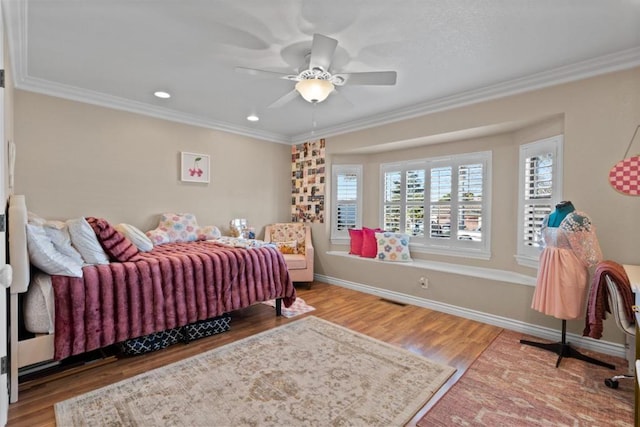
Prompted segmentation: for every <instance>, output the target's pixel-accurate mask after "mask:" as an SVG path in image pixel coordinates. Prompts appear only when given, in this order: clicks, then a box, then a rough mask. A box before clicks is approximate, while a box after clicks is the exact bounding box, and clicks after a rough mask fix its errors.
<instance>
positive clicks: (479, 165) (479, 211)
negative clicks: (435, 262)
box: [381, 152, 491, 258]
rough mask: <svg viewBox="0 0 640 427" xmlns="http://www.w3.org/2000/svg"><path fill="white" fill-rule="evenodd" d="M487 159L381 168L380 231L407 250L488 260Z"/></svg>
mask: <svg viewBox="0 0 640 427" xmlns="http://www.w3.org/2000/svg"><path fill="white" fill-rule="evenodd" d="M490 166H491V153H490V152H481V153H471V154H464V155H457V156H451V157H446V158H435V159H423V160H417V161H410V162H401V163H391V164H383V165H382V166H381V177H382V192H383V194H382V211H381V216H382V227H383V228H384V229H385V230H389V231H396V232H402V233H406V234H409V235H411V236H412V237H411V242H412V250H417V251H424V252H432V253H442V254H447V255H461V256H472V257H478V258H488V257H489V253H490V252H489V251H490V246H489V235H490V234H489V228H488V227H489V224H490V218H489V207H490V199H489V196H488V193H489V189H490V185H489V184H490V182H489V177H490V172H491V171H490Z"/></svg>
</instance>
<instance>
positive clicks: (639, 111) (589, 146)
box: [313, 68, 640, 342]
mask: <svg viewBox="0 0 640 427" xmlns="http://www.w3.org/2000/svg"><path fill="white" fill-rule="evenodd" d="M639 120H640V68H635V69H632V70H628V71H623V72H618V73H613V74H609V75H604V76H600V77H595V78H590V79H586V80H583V81H579V82H574V83H568V84H563V85H559V86H555V87H550V88H546V89H542V90H537V91H533V92H529V93H525V94H521V95H515V96H510V97H506V98H503V99H498V100H494V101H489V102H483V103H479V104H475V105H471V106H467V107H462V108H456V109H452V110H449V111H443V112H438V113H434V114H430V115H426V116H423V117H418V118H414V119H410V120H405V121H402V122H397V123H393V124H388V125H385V126H381V127H379V128H373V129H367V130H362V131H358V132H353V133H349V134H345V135H340V136H336V137H332V138H328V139H327V145H326V147H327V155H328V167H330V165H331V164H332V163H350V162H354V161H356V159H363V162H364V164H365V169H364V175H365V177H364V181H365V204H364V223H365V225H368V226H377V225H379V224H378V221H379V219H378V218H379V210H378V205H379V196H378V195H379V182H380V180H379V164H380V163H381V162H385V161H389V160H388V159H390V160H406V159H411V158H423V157H432V156H439V155H445V154H454V153H465V152H475V151H482V150H491V151H492V152H493V180H492V224H491V225H492V232H491V243H492V244H491V246H492V257H491V259H490V260H489V261H482V260H470V259H464V258H458V257H446V256H435V255H425V254H414V257H417V258H424V259H429V260H437V261H445V262H450V263H457V264H465V265H475V266H481V267H488V268H496V269H502V270H507V271H514V272H519V273H523V274H528V275H530V276H535V270H533V269H530V268H527V267H522V266H519V265H518V264H517V263H516V261H515V259H514V255H515V253H516V234H517V233H516V232H517V222H516V210H517V207H518V202H517V200H518V199H517V197H518V188H517V183H518V175H517V161H518V149H519V145H521V144H524V143H527V142H531V141H534V140H536V139H539V138H544V137H547V136H552V135H556V134H558V133H564V136H565V138H564V189H563V190H564V191H563V194H564V198H565V199H568V200H572V201H573V203H574V205H575V206H576V207H577V208H578V209H579V210H583V211H585V212H586V213H588V214H589V215H590V216H591V217H592V219H593V221H594V223H595V225H596V227H597V234H598V237H599V240H600V244H601V247H602V250H603V253H604V256H605V258H606V259H612V260H615V261H617V262H619V263H628V264H640V249H639V248H640V227H639V226H638V224H637V222H638V221H637V219H638V214H640V198H638V197H629V196H625V195H622V194H620V193H618V192H616V191H615V190H613V189H612V188H611V187H610V186H609V183H608V172H609V170H610V169H611V167H612V166H613V165H614V164H615V163H617V162H618V161H619V160H621V159H622V156H623V154H624V152H625V149H626V148H627V144H628V143H629V139H630V138H631V135H632V134H633V131H634V130H635V127H636V126H637V125H638V123H640V121H639ZM514 124H516V125H514ZM478 128H480V129H482V128H496V129H497V128H509V131H506V132H498V133H497V134H495V135H491V136H484V137H481V138H470V139H460V140H457V141H453V142H446V143H440V144H428V143H427V142H425V143H424V144H423V145H422V146H420V145H418V146H416V144H415V142H412V144H411V145H412V148H407V149H394V150H393V151H387V152H383V153H380V152H378V151H381V150H382V151H384V150H385V147H394V148H395V147H398V146H401V143H400V142H399V141H403V140H411V141H414V140H416V139H421V138H422V139H424V140H426V141H429V139H430V138H431V139H433V138H437V137H438V135H448V134H450V133H451V132H460V131H464V130H469V129H476V130H477V129H478ZM634 147H635V148H634V149H632V152H633V153H634V154H637V153H640V139H638V141H636V142H635V144H634ZM367 151H371V152H372V153H371V154H366V152H367ZM363 152H364V153H365V154H363ZM350 153H356V154H350ZM329 185H330V183H329ZM371 188H373V190H371ZM313 232H314V242H315V244H316V246H317V249H316V253H318V254H319V256H318V257H319V260H318V267H317V268H316V273H319V274H323V275H327V276H330V277H334V278H338V279H340V280H346V281H351V282H355V283H360V284H366V285H370V286H374V287H378V288H381V289H385V290H391V291H397V292H402V293H405V294H408V295H411V296H415V297H419V298H425V299H429V300H434V301H438V302H442V303H447V304H452V305H454V306H457V307H464V308H467V309H471V310H477V311H480V312H484V313H490V314H493V315H497V316H504V317H506V318H510V319H515V320H518V321H522V322H527V323H532V324H536V325H541V326H547V327H550V328H559V326H560V323H559V322H560V321H559V320H557V319H555V318H553V317H548V316H544V315H542V314H540V313H538V312H535V311H533V310H531V309H530V305H531V298H532V295H533V290H534V288H533V287H531V286H525V285H518V284H511V283H504V282H497V281H491V280H485V279H475V278H472V277H468V276H462V275H457V274H447V273H439V272H434V271H425V270H421V269H416V268H407V267H400V266H393V265H388V264H382V263H371V262H364V261H359V260H350V259H345V258H343V257H336V256H330V255H327V254H326V253H325V252H326V251H327V250H347V249H348V248H347V247H345V246H339V245H331V244H330V243H329V238H328V236H329V225H328V224H325V225H316V226H314V229H313ZM421 276H426V277H428V278H429V279H430V287H429V289H428V290H424V289H421V288H420V287H419V286H418V283H417V282H418V278H419V277H421ZM583 327H584V321H583V320H582V319H579V320H575V321H570V322H569V331H570V332H574V333H577V334H581V331H582V328H583ZM604 339H605V340H609V341H614V342H622V341H623V336H622V333H621V332H620V331H619V330H618V329H617V328H616V327H615V325H614V324H613V323H608V324H607V325H606V326H605V336H604Z"/></svg>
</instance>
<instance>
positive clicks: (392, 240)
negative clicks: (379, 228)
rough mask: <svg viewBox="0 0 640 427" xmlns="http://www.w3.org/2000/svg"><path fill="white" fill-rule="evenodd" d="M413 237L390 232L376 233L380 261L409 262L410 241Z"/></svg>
mask: <svg viewBox="0 0 640 427" xmlns="http://www.w3.org/2000/svg"><path fill="white" fill-rule="evenodd" d="M410 238H411V236H409V235H408V234H402V233H390V232H388V231H386V232H381V233H376V240H377V243H378V259H379V260H381V261H395V262H409V261H411V254H410V253H409V239H410Z"/></svg>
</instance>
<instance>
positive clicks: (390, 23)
mask: <svg viewBox="0 0 640 427" xmlns="http://www.w3.org/2000/svg"><path fill="white" fill-rule="evenodd" d="M2 5H3V13H4V15H5V16H4V19H5V25H6V27H7V32H8V37H9V48H10V52H11V58H12V61H13V67H14V80H15V83H16V87H18V88H20V89H24V90H28V91H35V92H40V93H45V94H50V95H54V96H60V97H64V98H69V99H76V100H81V101H85V102H90V103H95V104H99V105H105V106H108V107H114V108H119V109H124V110H127V111H136V112H140V113H144V114H149V115H153V116H156V117H163V118H167V119H171V120H176V121H180V122H185V123H191V124H196V125H201V126H206V127H210V128H214V129H221V130H226V131H230V132H235V133H239V134H243V135H249V136H253V137H258V138H262V139H267V140H271V141H277V142H283V143H297V142H300V141H304V140H307V139H309V138H311V137H325V136H331V135H335V134H339V133H342V132H346V131H350V130H355V129H361V128H366V127H369V126H372V125H374V124H379V123H384V122H389V121H394V120H399V119H402V118H406V117H412V116H416V115H419V114H424V113H428V112H432V111H438V110H442V109H445V108H451V107H454V106H458V105H464V104H466V103H471V102H476V101H479V100H484V99H490V98H495V97H498V96H504V95H507V94H512V93H517V92H522V91H526V90H531V89H535V88H539V87H543V86H548V85H552V84H556V83H561V82H566V81H570V80H576V79H580V78H584V77H588V76H592V75H597V74H601V73H605V72H609V71H614V70H620V69H625V68H630V67H633V66H637V65H640V0H448V1H445V0H397V1H391V0H361V1H348V0H341V1H338V0H323V1H319V0H302V1H295V0H271V1H265V0H242V1H240V0H233V1H231V0H155V1H150V0H2ZM314 33H320V34H323V35H326V36H329V37H332V38H335V39H337V40H338V49H337V51H336V54H335V56H334V59H333V63H332V69H331V71H333V72H360V71H388V70H395V71H397V73H398V77H397V85H395V86H348V85H346V86H343V87H339V88H337V92H338V93H337V94H336V93H334V94H332V95H331V96H330V97H329V98H328V99H327V100H326V101H325V102H323V103H320V104H317V105H315V106H314V105H312V104H309V103H307V102H306V101H304V100H303V99H302V98H300V97H297V98H296V99H294V100H293V101H291V102H289V103H288V104H286V105H284V106H282V107H279V108H266V107H267V106H268V105H269V104H271V103H272V102H274V101H275V100H276V99H278V98H279V97H281V96H282V95H284V94H286V93H287V92H290V91H291V90H292V89H293V86H294V82H291V81H286V80H281V79H276V78H264V77H255V76H249V75H246V74H240V73H237V72H234V68H235V67H236V66H240V67H249V68H258V69H264V70H272V71H277V72H283V73H292V74H297V71H298V69H299V68H300V67H301V66H302V65H303V63H304V56H305V54H306V53H307V52H308V51H309V50H310V47H311V39H312V36H313V34H314ZM158 89H162V90H167V91H169V92H170V93H171V94H172V97H171V98H170V99H169V100H160V99H157V98H155V97H154V96H153V92H154V91H156V90H158ZM251 113H255V114H257V115H258V116H259V117H260V121H258V122H255V123H252V122H249V121H247V120H246V117H247V115H249V114H251ZM314 121H315V128H314V127H313V122H314Z"/></svg>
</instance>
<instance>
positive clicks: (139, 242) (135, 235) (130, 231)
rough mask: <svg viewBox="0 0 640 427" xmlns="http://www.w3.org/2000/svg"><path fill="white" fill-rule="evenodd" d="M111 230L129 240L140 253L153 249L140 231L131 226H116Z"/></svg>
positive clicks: (149, 241) (151, 243)
mask: <svg viewBox="0 0 640 427" xmlns="http://www.w3.org/2000/svg"><path fill="white" fill-rule="evenodd" d="M113 228H115V229H116V230H118V232H120V233H121V234H122V235H123V236H124V237H126V238H127V239H129V240H130V241H131V243H133V244H134V245H136V248H138V250H139V251H141V252H149V251H150V250H151V249H153V242H152V241H151V239H149V238H148V237H147V235H146V234H144V233H143V232H142V231H141V230H139V229H137V228H136V227H134V226H133V225H131V224H117V225H114V226H113Z"/></svg>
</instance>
